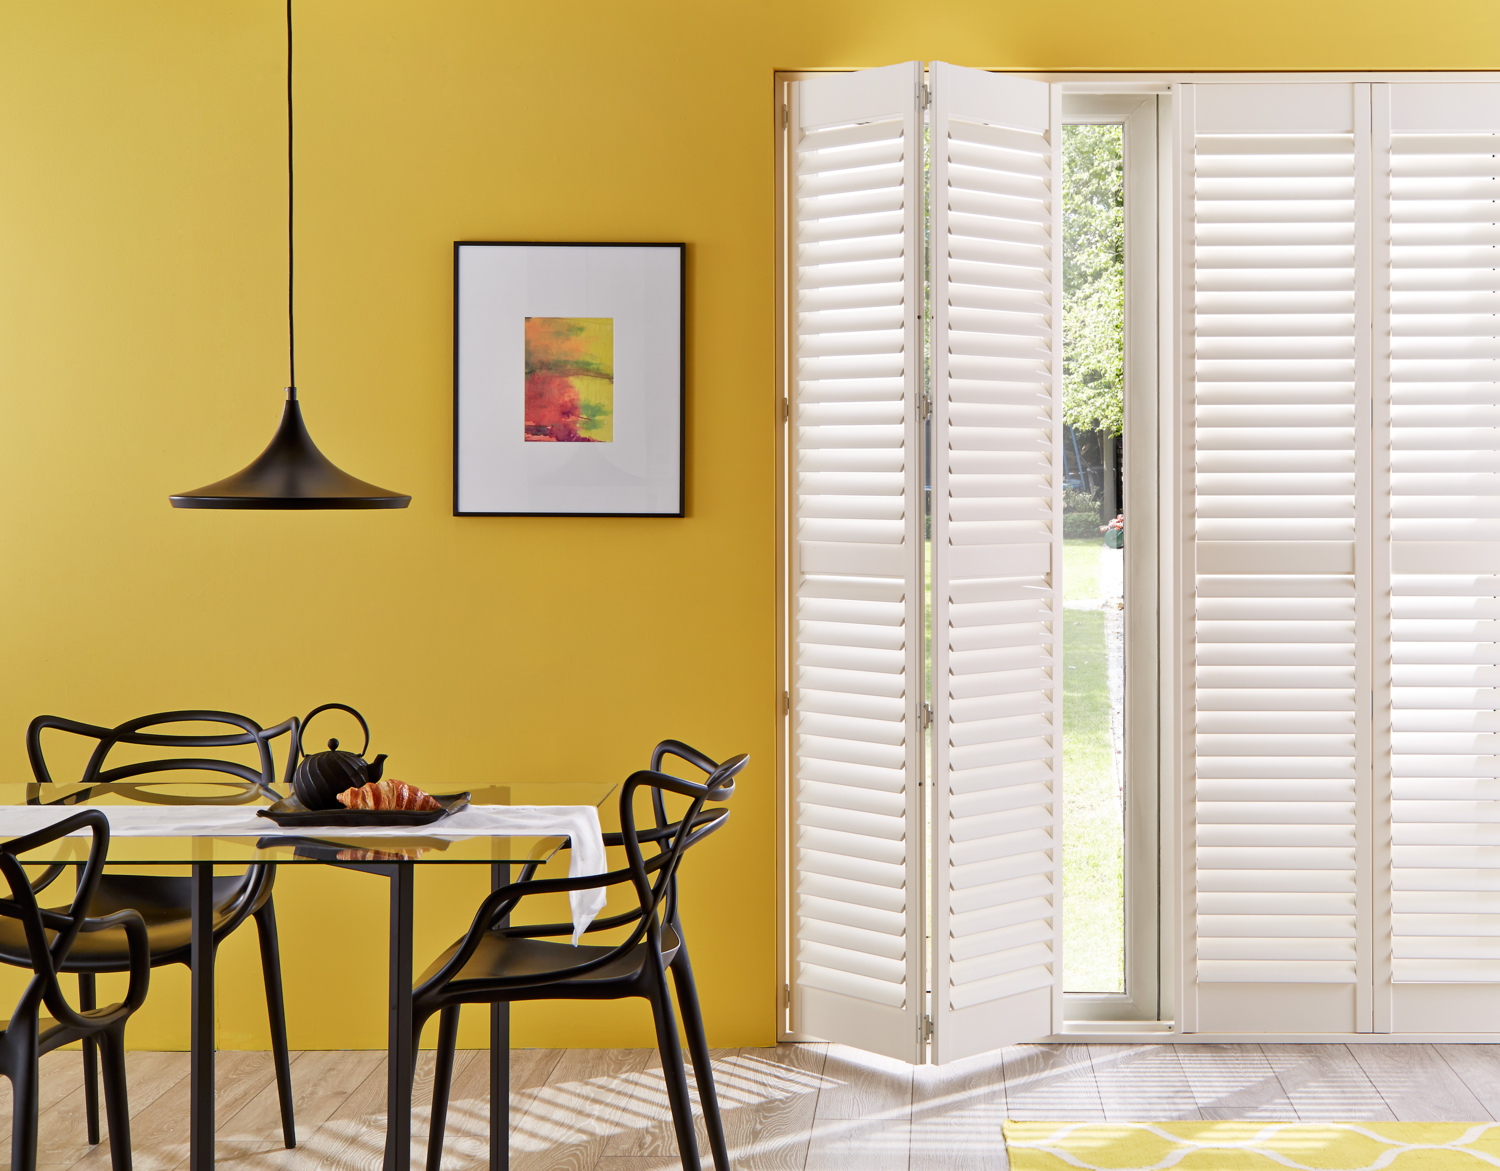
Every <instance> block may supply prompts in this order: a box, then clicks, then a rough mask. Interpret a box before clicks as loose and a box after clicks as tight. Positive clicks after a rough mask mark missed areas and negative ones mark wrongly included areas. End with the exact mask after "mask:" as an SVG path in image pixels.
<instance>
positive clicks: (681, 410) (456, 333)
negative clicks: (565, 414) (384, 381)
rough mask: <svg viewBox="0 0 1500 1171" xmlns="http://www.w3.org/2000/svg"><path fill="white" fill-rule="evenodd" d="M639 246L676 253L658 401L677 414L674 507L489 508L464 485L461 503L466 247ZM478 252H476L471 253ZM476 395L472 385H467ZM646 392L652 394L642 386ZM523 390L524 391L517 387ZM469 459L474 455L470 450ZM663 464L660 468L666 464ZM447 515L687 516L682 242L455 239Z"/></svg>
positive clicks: (684, 264) (684, 251)
mask: <svg viewBox="0 0 1500 1171" xmlns="http://www.w3.org/2000/svg"><path fill="white" fill-rule="evenodd" d="M523 248H524V249H641V250H653V251H654V250H663V251H666V250H673V249H675V250H676V252H677V260H676V264H675V266H672V272H673V273H674V275H675V293H676V298H677V313H676V315H675V332H676V337H675V339H673V341H674V342H675V345H674V346H673V347H672V348H673V349H674V351H675V357H676V386H675V388H674V387H667V388H665V390H664V392H661V401H671V402H672V403H674V404H675V410H676V415H677V426H676V458H675V461H673V462H674V464H675V466H673V467H671V469H670V470H671V472H672V474H673V476H674V477H675V489H676V508H675V510H670V509H661V510H648V511H635V510H632V511H627V510H623V509H621V510H608V509H606V510H590V509H568V510H563V509H555V510H554V509H536V508H489V507H474V506H472V505H473V504H477V503H484V502H483V501H480V500H477V499H473V497H475V493H474V491H473V488H472V486H471V487H470V489H469V495H470V497H471V500H470V501H469V502H468V503H469V504H470V505H471V506H469V507H465V504H466V501H465V498H464V497H465V486H464V463H463V461H464V458H465V457H464V448H465V445H466V444H465V430H464V428H465V411H464V398H465V387H464V370H465V338H464V332H465V331H464V317H465V306H466V301H465V285H464V268H465V263H464V262H465V252H466V250H468V249H476V250H479V249H523ZM474 255H476V256H478V255H480V253H477V252H476V253H474ZM469 340H470V350H471V351H472V349H473V343H474V341H475V339H474V338H473V336H472V335H471V337H470V339H469ZM471 390H472V391H473V392H474V393H478V391H477V388H471ZM646 392H647V393H652V389H651V388H647V391H646ZM523 394H524V391H523ZM469 446H470V447H471V449H472V447H473V438H472V436H470V438H469ZM470 458H474V455H473V451H472V450H471V452H470ZM667 466H668V465H667V464H666V463H663V464H662V467H667ZM453 515H454V516H455V517H460V516H542V517H629V518H637V519H640V518H668V519H681V518H683V517H685V516H686V515H687V245H686V244H685V243H681V242H677V243H657V242H645V243H640V242H623V241H586V240H563V241H545V240H543V241H538V240H456V241H454V244H453Z"/></svg>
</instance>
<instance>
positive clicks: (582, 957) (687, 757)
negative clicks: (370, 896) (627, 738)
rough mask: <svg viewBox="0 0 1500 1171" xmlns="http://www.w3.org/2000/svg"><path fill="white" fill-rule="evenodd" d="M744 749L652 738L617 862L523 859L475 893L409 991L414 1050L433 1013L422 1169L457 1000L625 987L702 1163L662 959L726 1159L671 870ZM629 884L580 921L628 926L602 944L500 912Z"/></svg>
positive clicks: (440, 1122) (693, 1168)
mask: <svg viewBox="0 0 1500 1171" xmlns="http://www.w3.org/2000/svg"><path fill="white" fill-rule="evenodd" d="M668 756H675V757H678V758H679V759H681V760H683V761H686V762H687V763H689V764H691V765H693V766H694V767H695V768H697V769H698V770H699V771H700V772H702V773H704V774H706V779H705V780H703V781H701V782H699V781H690V780H683V779H682V778H680V777H674V776H670V775H668V774H666V773H663V772H662V771H661V767H662V764H663V761H664V760H665V758H666V757H668ZM748 760H749V758H748V757H747V756H744V755H740V756H735V757H731V758H730V759H729V760H726V761H725V762H724V763H723V764H718V763H716V762H715V761H713V760H711V759H709V758H708V757H707V756H705V755H704V754H703V753H701V752H699V751H698V750H697V749H695V748H690V747H688V746H687V745H686V744H683V743H681V742H679V741H676V740H664V741H662V742H661V743H660V744H658V745H657V746H656V750H655V751H654V752H653V753H652V755H651V768H650V769H643V770H641V771H639V772H635V773H632V774H631V775H630V777H629V778H628V779H627V780H626V781H625V785H624V788H623V789H622V791H621V793H620V832H619V833H607V834H605V835H604V843H605V845H606V846H619V847H623V848H624V851H625V866H624V867H623V868H622V869H618V870H611V871H608V872H607V873H604V874H597V875H592V876H589V877H580V878H561V879H547V880H543V881H538V880H536V879H534V878H533V877H532V875H533V874H534V873H535V871H536V866H537V864H536V863H530V864H528V865H527V866H525V867H523V868H522V871H521V875H520V880H519V881H517V882H513V883H510V884H508V885H506V886H502V887H500V888H499V889H498V890H495V891H493V892H491V894H490V895H489V897H488V898H486V899H485V900H484V902H483V903H482V904H480V907H479V913H478V914H477V915H475V916H474V921H473V923H472V924H471V925H470V927H469V930H468V933H467V934H466V935H464V937H463V938H462V939H460V940H459V941H458V942H457V943H455V944H454V945H453V946H452V947H450V948H448V950H447V951H445V952H444V953H443V954H442V955H441V956H439V957H438V958H437V959H436V960H435V961H434V962H433V963H432V965H431V966H430V967H429V968H428V969H427V970H426V971H425V972H424V973H423V974H422V975H421V977H420V978H419V979H418V980H417V982H416V987H415V989H414V990H413V993H412V1022H413V1023H412V1030H413V1036H412V1049H413V1051H415V1050H416V1047H417V1043H418V1041H419V1040H420V1039H421V1036H422V1026H423V1024H424V1023H425V1022H426V1021H427V1020H428V1019H429V1018H430V1017H431V1016H433V1015H434V1014H437V1016H438V1041H437V1065H436V1072H435V1078H434V1082H433V1088H432V1125H431V1130H430V1134H429V1137H428V1140H427V1168H428V1171H438V1167H439V1166H440V1164H441V1162H442V1157H443V1132H444V1129H445V1125H446V1118H447V1113H448V1096H449V1091H450V1087H451V1083H452V1080H453V1060H454V1050H455V1048H456V1047H457V1044H458V1013H459V1009H460V1007H461V1006H462V1005H465V1004H495V1003H500V1002H510V1001H517V1000H618V999H622V998H624V997H633V996H638V997H641V998H643V999H645V1000H647V1001H649V1002H650V1004H651V1012H652V1015H653V1016H654V1017H655V1020H656V1038H657V1046H658V1048H659V1049H660V1051H661V1064H662V1071H663V1072H664V1074H665V1075H666V1083H667V1097H668V1099H669V1101H670V1102H671V1106H672V1122H673V1126H674V1129H675V1130H676V1133H677V1150H678V1153H679V1156H680V1157H681V1160H682V1166H683V1167H684V1168H685V1169H686V1171H701V1166H702V1164H701V1163H700V1161H699V1158H698V1143H697V1137H696V1134H695V1132H694V1128H693V1111H692V1104H691V1101H690V1099H689V1096H688V1084H687V1071H686V1069H685V1068H684V1066H683V1061H682V1048H681V1045H680V1043H679V1041H678V1037H677V1024H676V1021H675V1020H674V1018H673V1015H672V999H671V993H670V992H668V990H667V971H668V970H669V969H670V970H671V972H672V977H673V982H674V983H675V984H676V987H677V1004H678V1008H679V1010H680V1012H681V1014H682V1026H683V1030H684V1032H686V1034H687V1041H688V1052H689V1054H690V1055H691V1057H692V1061H693V1073H694V1075H695V1077H696V1079H697V1082H698V1097H699V1100H700V1101H701V1102H702V1104H703V1120H704V1127H705V1129H706V1130H707V1132H708V1141H709V1148H710V1149H711V1150H712V1152H713V1157H714V1167H715V1171H730V1166H729V1147H728V1144H727V1142H726V1141H725V1138H724V1123H723V1119H722V1117H721V1116H720V1113H719V1101H718V1095H717V1094H716V1093H715V1091H714V1075H713V1067H712V1065H711V1064H710V1063H709V1055H708V1040H707V1038H706V1037H705V1036H704V1032H703V1014H702V1011H701V1009H700V1007H699V1003H698V992H697V988H696V987H695V985H694V983H693V969H692V965H691V964H690V963H689V962H688V953H687V943H686V941H685V940H684V938H683V934H682V925H681V923H680V922H679V920H678V903H677V871H678V867H679V866H680V864H681V862H682V857H683V855H684V853H686V851H687V849H688V847H689V846H692V845H695V844H697V843H698V842H700V841H702V840H703V839H704V838H706V837H707V836H708V835H709V834H711V833H713V832H714V831H715V830H717V829H719V827H720V826H722V825H723V824H724V822H725V821H726V820H727V819H728V817H729V810H728V809H724V808H717V809H708V810H705V809H704V808H703V806H704V804H705V803H706V802H714V803H719V802H724V801H727V800H729V798H730V797H731V796H732V795H733V794H734V778H735V777H736V776H737V775H738V774H739V773H740V771H741V770H742V769H743V768H744V767H745V765H746V763H747V762H748ZM642 790H648V791H649V792H650V794H651V806H652V821H653V822H654V824H653V825H651V826H650V827H649V828H647V829H638V828H637V826H636V816H635V801H636V796H637V794H638V793H640V792H641V791H642ZM665 793H676V794H679V795H681V796H683V797H686V798H687V799H688V807H687V810H686V811H685V812H684V813H683V814H682V816H681V817H680V818H679V819H678V820H677V821H671V820H669V818H668V816H667V811H666V803H665V801H664V800H663V794H665ZM643 843H646V844H649V845H651V846H654V847H655V850H656V852H655V853H654V854H649V855H648V854H646V853H644V852H643V851H642V849H641V846H642V844H643ZM627 884H628V885H630V886H631V887H633V888H634V891H635V896H636V897H635V903H636V905H635V906H633V907H631V908H630V909H629V910H627V911H624V912H622V913H620V914H618V915H610V916H608V917H606V918H601V919H596V920H595V921H594V922H593V923H591V924H589V927H588V931H589V932H595V931H609V930H613V929H615V928H625V927H629V928H630V932H629V934H628V936H627V937H626V938H625V940H624V941H623V942H621V943H618V944H615V945H612V946H591V945H586V944H585V945H580V946H578V947H574V946H573V945H572V944H571V943H552V942H547V939H548V938H549V937H561V938H563V939H571V937H572V934H573V925H572V924H571V923H544V924H526V925H514V926H513V925H510V924H509V923H508V922H507V917H508V916H509V915H510V913H511V911H512V910H513V909H514V908H515V907H516V906H517V905H518V904H519V903H520V902H521V900H522V899H524V898H526V897H527V896H529V895H536V894H558V893H565V892H568V893H570V892H573V891H580V890H590V889H596V888H600V887H611V886H624V885H627ZM401 1094H402V1100H403V1101H405V1102H406V1103H407V1108H408V1109H410V1101H411V1085H410V1083H409V1082H408V1084H407V1085H405V1086H403V1087H402V1088H401ZM490 1108H491V1109H492V1110H503V1109H505V1105H504V1103H493V1102H492V1103H491V1104H490Z"/></svg>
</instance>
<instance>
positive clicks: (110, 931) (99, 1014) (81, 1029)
mask: <svg viewBox="0 0 1500 1171" xmlns="http://www.w3.org/2000/svg"><path fill="white" fill-rule="evenodd" d="M83 829H87V830H88V831H89V832H90V833H92V835H93V841H92V842H91V843H90V846H89V856H88V861H87V862H85V863H83V865H82V867H81V868H80V871H81V872H80V874H79V876H78V886H77V889H76V891H75V892H74V895H73V901H72V903H71V904H69V905H68V906H67V907H66V908H62V909H56V910H45V911H44V910H42V909H41V908H40V907H38V906H37V902H36V894H35V893H34V892H33V890H32V888H31V879H30V878H29V877H28V876H27V874H26V871H25V869H24V867H23V862H22V859H21V857H20V855H22V854H25V853H27V852H29V851H31V850H35V849H38V848H40V847H42V846H45V845H49V844H50V843H52V842H56V841H58V840H59V839H61V838H64V837H67V836H68V835H69V834H71V833H73V832H75V831H77V830H83ZM108 851H109V819H108V818H106V817H105V816H104V814H103V813H102V812H101V811H100V810H98V809H85V810H83V811H81V812H79V813H74V814H72V815H71V816H69V817H65V818H63V819H62V820H60V821H58V822H56V823H55V824H53V825H50V826H48V827H47V828H46V829H42V830H38V831H37V832H36V833H30V834H27V835H26V836H24V837H19V838H14V839H12V840H11V841H8V842H4V843H0V874H3V875H4V876H5V881H6V883H7V884H8V885H9V887H10V898H8V899H0V922H3V923H6V924H14V925H15V927H16V928H17V930H18V931H19V932H20V934H21V936H22V937H23V938H24V940H25V944H26V947H25V959H24V960H20V961H18V960H16V959H15V958H13V957H11V956H10V955H6V956H5V957H4V958H5V960H6V962H8V963H19V966H21V967H29V968H30V969H31V971H32V973H33V975H32V979H31V982H30V983H29V984H27V985H26V990H25V991H24V992H23V993H21V999H20V1001H18V1002H17V1004H16V1007H15V1011H14V1012H12V1013H11V1015H10V1020H8V1021H6V1022H4V1030H3V1031H0V1073H3V1074H4V1075H5V1076H6V1077H8V1078H9V1079H10V1084H11V1123H10V1165H11V1169H12V1171H36V1158H37V1132H38V1109H39V1105H40V1099H39V1094H40V1083H41V1069H40V1066H39V1062H40V1061H41V1057H42V1055H43V1054H44V1053H51V1052H52V1051H53V1050H54V1049H57V1048H60V1047H61V1046H63V1045H68V1044H71V1043H72V1042H74V1041H82V1042H84V1043H85V1044H90V1045H92V1044H97V1045H98V1046H99V1051H100V1053H101V1055H102V1056H103V1064H104V1102H105V1107H106V1110H107V1112H108V1115H109V1157H110V1164H111V1166H112V1167H113V1168H114V1171H130V1104H129V1099H128V1097H127V1095H126V1089H125V1022H126V1021H128V1020H129V1019H130V1016H131V1014H132V1013H134V1012H135V1010H136V1009H138V1008H140V1007H141V1005H142V1004H143V1003H144V1002H145V999H146V989H147V987H148V985H149V984H150V981H151V953H150V944H149V942H148V940H147V931H146V924H145V922H144V921H143V920H142V918H141V916H140V914H139V913H138V912H136V911H128V910H121V911H116V912H115V913H114V914H112V915H106V916H103V917H93V916H90V915H89V913H88V910H89V907H90V906H91V905H92V903H93V901H94V898H95V897H96V895H97V894H98V889H99V881H100V876H101V874H102V872H103V870H104V862H105V857H106V855H107V853H108ZM49 934H50V935H51V938H50V939H49V938H48V935H49ZM101 935H107V936H118V937H119V938H120V939H121V940H122V941H123V946H124V948H125V956H126V968H127V970H128V971H129V972H130V983H129V986H128V987H127V989H126V992H125V999H124V1000H123V1001H122V1002H120V1003H118V1004H110V1005H107V1006H105V1007H103V1008H97V1007H92V1006H91V1007H89V1008H84V1009H80V1010H78V1011H75V1010H74V1008H73V1006H72V1005H70V1004H69V1003H68V1000H67V997H65V996H64V995H63V991H62V988H61V987H59V985H58V982H57V975H58V972H59V971H61V970H62V966H63V965H64V964H65V963H66V962H67V959H68V955H69V953H70V952H71V950H72V949H73V948H74V947H76V946H77V944H78V941H79V940H80V939H91V938H94V937H96V936H101ZM43 1009H45V1010H46V1012H47V1013H48V1015H47V1016H43V1015H42V1010H43Z"/></svg>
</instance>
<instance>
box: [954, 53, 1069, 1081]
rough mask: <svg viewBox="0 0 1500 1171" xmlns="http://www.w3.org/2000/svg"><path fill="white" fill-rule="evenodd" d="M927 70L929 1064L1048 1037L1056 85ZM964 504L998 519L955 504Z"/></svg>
mask: <svg viewBox="0 0 1500 1171" xmlns="http://www.w3.org/2000/svg"><path fill="white" fill-rule="evenodd" d="M930 78H931V81H930V84H931V92H932V100H931V104H930V113H931V119H932V122H931V142H932V161H931V172H930V185H931V196H930V198H931V201H932V206H931V217H932V221H931V222H932V241H933V243H932V278H931V279H932V314H933V321H932V327H933V328H932V345H931V353H932V398H933V404H932V467H931V483H932V607H933V645H932V675H933V679H932V694H933V701H932V706H933V721H932V738H933V742H932V762H933V785H932V801H933V860H934V874H935V878H934V884H933V885H934V888H935V889H934V891H933V900H934V905H933V940H934V955H933V965H934V967H933V974H934V979H933V983H932V988H933V996H932V1017H933V1059H934V1061H937V1062H939V1063H943V1062H948V1061H954V1060H958V1059H960V1058H963V1057H968V1056H971V1055H974V1054H977V1053H982V1052H986V1051H989V1050H993V1049H997V1048H1000V1047H1001V1046H1003V1045H1006V1044H1011V1043H1014V1042H1017V1041H1030V1040H1036V1039H1038V1038H1040V1037H1044V1036H1046V1035H1048V1034H1051V1033H1057V1032H1060V1031H1061V1030H1062V946H1061V944H1062V936H1061V915H1060V911H1061V899H1062V850H1061V845H1062V843H1061V837H1060V826H1061V813H1062V806H1061V796H1062V794H1061V785H1062V769H1061V765H1062V751H1061V750H1062V722H1061V720H1062V694H1061V690H1062V689H1061V680H1060V679H1058V678H1057V677H1056V672H1057V671H1058V670H1060V667H1061V635H1060V623H1061V616H1062V609H1061V590H1060V588H1058V575H1059V573H1060V571H1061V540H1062V526H1061V517H1062V481H1061V478H1060V476H1059V475H1058V474H1056V469H1058V468H1060V467H1061V466H1062V418H1061V409H1062V354H1061V346H1062V327H1061V325H1062V323H1061V313H1062V307H1061V292H1060V291H1061V271H1062V249H1061V239H1062V237H1061V219H1062V201H1061V198H1060V196H1059V194H1058V190H1057V184H1058V182H1059V178H1058V176H1059V175H1060V166H1059V160H1060V156H1061V144H1060V129H1061V96H1060V90H1059V89H1058V88H1057V87H1056V86H1049V85H1048V84H1046V83H1044V82H1037V81H1031V80H1027V79H1022V78H1014V77H1007V76H1005V75H1002V74H992V73H986V72H983V71H981V70H975V69H962V68H958V67H955V66H952V65H947V64H944V63H942V62H934V63H932V65H931V67H930ZM985 164H988V168H989V169H988V170H986V169H985ZM982 240H995V241H999V242H1000V243H999V244H997V245H985V244H981V243H979V241H982ZM1028 240H1029V241H1034V242H1032V243H1024V241H1028ZM986 276H988V277H989V279H990V281H991V282H992V283H991V284H989V285H987V286H981V285H979V284H978V283H977V282H979V281H982V280H984V279H985V278H986ZM982 288H983V289H986V290H987V292H988V295H986V296H980V295H978V290H980V289H982ZM955 318H958V319H959V321H958V322H955ZM959 324H961V325H962V326H963V328H959V327H958V326H959ZM1028 385H1033V386H1035V387H1036V388H1037V392H1038V393H1037V395H1036V399H1035V401H1033V402H1032V403H1031V405H1029V406H1027V405H1025V402H1026V391H1025V389H1024V388H1025V387H1026V386H1028ZM986 403H988V404H990V407H989V409H986V407H985V406H983V405H981V404H986ZM996 407H999V408H1001V409H993V408H996ZM1028 416H1029V417H1028ZM976 460H979V461H989V463H993V464H994V466H993V467H990V466H989V464H988V463H987V464H986V465H985V466H984V467H983V469H982V471H980V470H979V469H978V467H977V464H976V463H975V461H976ZM1033 465H1035V466H1033ZM982 472H989V473H992V474H995V475H998V476H1000V477H1002V478H1004V479H1006V480H1008V481H1010V482H1011V483H1010V485H1009V488H1010V490H1011V491H1013V492H1015V493H1016V495H1009V496H1007V495H999V494H993V495H991V494H986V489H987V488H988V490H989V492H991V493H993V492H995V485H994V483H986V482H985V481H984V480H983V478H982ZM965 480H968V481H970V482H969V483H967V484H966V483H965V482H964V481H965ZM955 487H958V489H959V491H960V492H961V496H955V494H954V489H955ZM956 501H961V503H962V505H963V507H964V508H965V509H966V510H968V511H965V512H964V513H963V514H962V515H959V514H957V513H956V512H955V509H954V507H953V505H954V503H955V502H956ZM976 507H977V508H979V509H983V510H985V512H986V515H987V516H988V517H989V518H990V520H991V521H994V522H999V523H994V524H992V525H989V526H986V525H984V523H983V522H981V521H976V520H974V519H972V513H973V511H974V510H975V509H976ZM1028 598H1029V600H1028ZM996 602H998V603H999V605H994V603H996ZM986 603H989V604H990V608H989V609H988V610H986V609H985V607H986ZM1012 643H1016V644H1019V645H1015V646H1008V649H1007V650H1006V651H1004V652H1003V653H1002V652H999V651H994V652H984V651H980V650H976V649H974V648H975V647H976V645H980V646H982V645H988V644H993V645H995V646H997V647H998V646H1001V645H1006V644H1012ZM987 653H988V655H989V657H990V658H992V659H993V661H989V659H987V658H986V654H987ZM1038 672H1042V673H1045V676H1046V678H1044V679H1043V680H1040V681H1036V680H1034V678H1033V677H1034V676H1035V675H1036V674H1037V673H1038ZM986 680H988V681H989V682H988V683H986ZM1038 682H1040V686H1039V685H1038ZM986 705H989V706H990V707H993V709H994V710H993V711H990V710H985V708H986ZM986 717H988V719H987V718H986ZM986 798H988V801H986V800H985V799H986ZM991 807H995V808H998V810H999V811H998V812H991V811H990V809H991ZM971 876H974V877H971ZM974 881H982V885H981V886H979V887H977V888H975V887H973V886H971V885H969V884H970V883H972V882H974ZM986 892H987V893H986Z"/></svg>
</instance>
